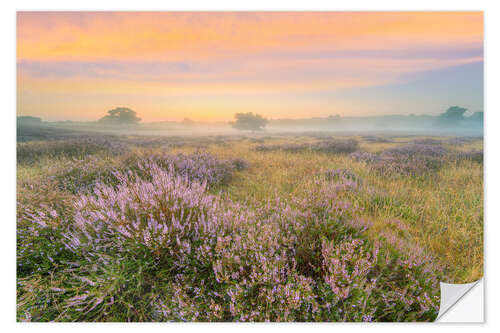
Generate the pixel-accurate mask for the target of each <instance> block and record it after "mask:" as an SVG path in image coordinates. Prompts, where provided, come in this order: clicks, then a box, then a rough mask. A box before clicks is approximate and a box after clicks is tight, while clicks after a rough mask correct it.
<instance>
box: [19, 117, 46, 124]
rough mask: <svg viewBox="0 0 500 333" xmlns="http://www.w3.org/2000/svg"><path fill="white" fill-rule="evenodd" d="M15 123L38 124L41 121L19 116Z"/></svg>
mask: <svg viewBox="0 0 500 333" xmlns="http://www.w3.org/2000/svg"><path fill="white" fill-rule="evenodd" d="M17 122H18V123H23V124H40V123H41V122H42V119H41V118H38V117H32V116H19V117H17Z"/></svg>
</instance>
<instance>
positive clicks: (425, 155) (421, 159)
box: [350, 144, 448, 177]
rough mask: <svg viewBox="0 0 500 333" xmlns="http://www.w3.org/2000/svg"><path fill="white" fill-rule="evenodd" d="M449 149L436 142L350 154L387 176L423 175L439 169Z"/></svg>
mask: <svg viewBox="0 0 500 333" xmlns="http://www.w3.org/2000/svg"><path fill="white" fill-rule="evenodd" d="M447 153H448V150H447V149H446V148H444V147H442V146H440V145H434V144H408V145H402V146H399V147H395V148H391V149H387V150H385V151H383V152H381V153H378V154H373V153H368V152H355V153H353V154H351V155H350V156H351V157H352V158H353V159H355V160H357V161H362V162H365V163H367V164H369V165H370V167H371V168H372V169H373V170H375V171H377V172H378V173H380V174H382V175H384V176H387V177H396V176H399V175H405V176H422V175H424V174H427V173H429V172H430V171H434V170H437V169H439V168H440V167H441V166H442V165H443V163H444V162H445V157H446V156H447Z"/></svg>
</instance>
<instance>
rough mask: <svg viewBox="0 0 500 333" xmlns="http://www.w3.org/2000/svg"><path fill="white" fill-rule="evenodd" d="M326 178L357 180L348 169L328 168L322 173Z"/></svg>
mask: <svg viewBox="0 0 500 333" xmlns="http://www.w3.org/2000/svg"><path fill="white" fill-rule="evenodd" d="M324 175H325V177H326V179H328V180H340V181H342V180H352V181H354V180H357V179H358V177H356V175H355V174H354V173H352V171H350V170H348V169H330V170H327V171H326V172H325V173H324Z"/></svg>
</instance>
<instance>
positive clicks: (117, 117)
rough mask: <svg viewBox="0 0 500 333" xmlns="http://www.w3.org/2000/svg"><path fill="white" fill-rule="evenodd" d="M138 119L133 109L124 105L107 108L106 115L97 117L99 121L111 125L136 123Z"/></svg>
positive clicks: (139, 119)
mask: <svg viewBox="0 0 500 333" xmlns="http://www.w3.org/2000/svg"><path fill="white" fill-rule="evenodd" d="M140 121H141V118H139V117H137V113H136V112H135V111H133V110H131V109H129V108H124V107H118V108H115V109H113V110H109V111H108V114H107V115H105V116H104V117H102V118H101V119H99V122H100V123H103V124H112V125H125V124H137V123H138V122H140Z"/></svg>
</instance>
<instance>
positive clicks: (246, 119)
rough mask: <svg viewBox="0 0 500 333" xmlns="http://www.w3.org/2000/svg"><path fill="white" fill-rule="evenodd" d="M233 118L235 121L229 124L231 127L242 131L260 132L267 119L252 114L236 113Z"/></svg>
mask: <svg viewBox="0 0 500 333" xmlns="http://www.w3.org/2000/svg"><path fill="white" fill-rule="evenodd" d="M234 117H235V118H236V121H234V122H231V123H230V124H231V126H233V127H234V128H236V129H239V130H242V131H260V130H262V129H263V128H264V127H265V126H266V124H267V119H265V118H263V117H262V116H261V115H259V114H253V113H252V112H248V113H236V114H235V115H234Z"/></svg>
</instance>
